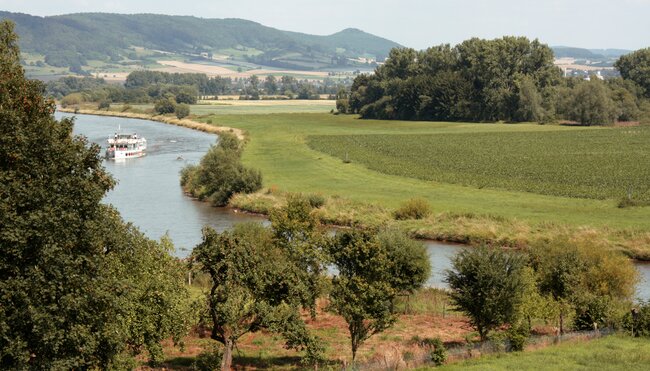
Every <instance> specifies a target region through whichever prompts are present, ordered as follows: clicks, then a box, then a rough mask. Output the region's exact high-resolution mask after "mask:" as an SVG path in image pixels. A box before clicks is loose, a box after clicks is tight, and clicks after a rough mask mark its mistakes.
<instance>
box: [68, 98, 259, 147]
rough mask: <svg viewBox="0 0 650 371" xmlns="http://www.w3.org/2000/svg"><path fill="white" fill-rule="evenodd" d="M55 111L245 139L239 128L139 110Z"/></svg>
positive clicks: (82, 109)
mask: <svg viewBox="0 0 650 371" xmlns="http://www.w3.org/2000/svg"><path fill="white" fill-rule="evenodd" d="M56 109H57V111H60V112H66V113H78V114H83V115H95V116H110V117H122V118H129V119H137V120H150V121H156V122H162V123H165V124H170V125H176V126H182V127H185V128H188V129H193V130H199V131H202V132H205V133H210V134H220V133H224V132H229V133H233V134H235V135H236V136H237V138H239V140H245V139H246V133H245V132H244V131H243V130H241V129H236V128H231V127H226V126H218V125H213V124H208V123H205V122H198V121H193V120H190V119H178V118H175V117H171V116H165V115H155V114H149V113H140V112H128V111H125V112H122V111H111V110H98V109H91V108H75V107H60V106H57V108H56Z"/></svg>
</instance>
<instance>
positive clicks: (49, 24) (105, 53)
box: [0, 11, 400, 69]
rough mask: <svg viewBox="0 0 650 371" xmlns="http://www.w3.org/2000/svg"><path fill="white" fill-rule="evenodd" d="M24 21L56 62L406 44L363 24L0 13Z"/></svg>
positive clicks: (315, 53) (361, 49) (384, 51)
mask: <svg viewBox="0 0 650 371" xmlns="http://www.w3.org/2000/svg"><path fill="white" fill-rule="evenodd" d="M4 18H8V19H11V20H13V21H14V22H15V23H16V31H17V33H18V35H19V37H20V39H19V43H20V47H21V49H22V50H23V51H25V52H32V53H38V54H43V55H45V56H46V57H47V58H46V62H47V63H48V64H50V65H58V66H62V67H64V66H72V65H78V64H81V65H83V64H85V63H84V62H86V61H87V60H112V61H121V60H124V59H127V57H126V56H127V55H128V54H129V51H130V50H133V47H143V48H146V49H150V50H159V51H164V52H170V53H180V54H195V55H196V54H200V53H213V54H215V55H216V54H223V55H226V56H231V58H233V59H239V60H246V61H249V62H253V63H265V64H266V65H272V66H273V65H275V66H278V67H295V68H298V69H313V68H316V67H322V66H324V65H325V66H326V65H331V66H336V65H341V64H346V63H347V62H348V59H356V58H359V57H366V58H374V59H376V60H380V61H381V60H383V59H385V58H386V56H387V55H388V53H389V51H390V49H392V48H394V47H398V46H400V45H399V44H397V43H395V42H392V41H390V40H387V39H384V38H381V37H377V36H374V35H371V34H368V33H366V32H363V31H360V30H356V29H346V30H343V31H341V32H338V33H335V34H333V35H329V36H317V35H308V34H302V33H297V32H289V31H282V30H278V29H275V28H271V27H266V26H264V25H261V24H259V23H256V22H252V21H247V20H243V19H203V18H197V17H188V16H167V15H156V14H134V15H124V14H106V13H79V14H68V15H60V16H50V17H38V16H31V15H27V14H21V13H10V12H2V11H0V19H4Z"/></svg>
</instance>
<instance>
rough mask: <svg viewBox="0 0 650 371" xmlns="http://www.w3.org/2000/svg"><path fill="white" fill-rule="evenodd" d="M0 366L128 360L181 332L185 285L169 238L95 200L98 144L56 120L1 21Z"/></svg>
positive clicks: (153, 351) (99, 175)
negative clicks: (154, 235) (161, 239)
mask: <svg viewBox="0 0 650 371" xmlns="http://www.w3.org/2000/svg"><path fill="white" fill-rule="evenodd" d="M0 76H2V78H1V79H0V368H2V369H107V368H116V369H120V368H121V369H123V368H130V367H132V366H133V365H134V363H133V359H132V356H133V355H134V354H138V353H140V352H141V351H142V350H145V349H146V350H148V351H149V353H150V357H151V358H152V359H153V360H154V361H159V360H160V356H161V355H162V353H161V352H160V344H159V340H161V339H163V338H167V337H170V336H173V337H174V338H175V339H179V338H180V335H181V334H182V332H183V329H184V321H185V320H184V314H185V309H184V308H186V306H185V304H186V302H185V301H184V300H185V299H186V298H187V292H186V291H185V289H184V287H183V286H182V278H181V274H180V273H181V271H180V270H179V265H178V264H177V263H178V262H177V261H176V260H175V259H172V258H171V257H170V256H169V254H168V253H169V251H168V244H167V243H163V244H159V243H156V242H153V241H150V240H148V239H146V238H145V237H144V236H143V235H142V234H141V233H140V232H138V231H137V230H136V229H135V228H133V227H132V226H128V225H125V224H124V222H123V221H122V220H121V219H120V218H119V215H117V213H116V212H115V211H114V210H112V209H111V208H109V207H108V206H105V205H103V204H102V203H101V200H102V198H103V197H104V195H105V194H106V192H107V191H108V190H109V189H111V187H112V186H113V184H114V181H113V179H112V178H111V177H110V175H109V174H108V173H107V172H106V171H105V169H104V168H103V167H102V166H101V162H102V159H101V157H100V148H99V146H97V145H94V144H92V145H91V144H89V143H88V142H87V140H86V139H85V138H83V137H75V136H73V134H72V128H73V120H72V119H62V120H61V121H57V120H55V119H54V116H53V112H54V107H55V106H54V103H53V102H51V101H49V100H46V99H45V98H44V97H43V95H42V93H43V87H42V85H41V84H40V83H39V82H36V81H30V80H27V79H25V76H24V72H23V69H22V67H20V65H19V50H18V46H17V40H16V36H15V34H14V33H13V25H12V23H10V22H7V21H4V22H0Z"/></svg>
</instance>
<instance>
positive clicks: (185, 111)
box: [175, 103, 190, 119]
mask: <svg viewBox="0 0 650 371" xmlns="http://www.w3.org/2000/svg"><path fill="white" fill-rule="evenodd" d="M175 112H176V117H177V118H178V119H183V118H185V117H187V116H189V115H190V106H189V105H187V104H185V103H181V104H178V105H176V108H175Z"/></svg>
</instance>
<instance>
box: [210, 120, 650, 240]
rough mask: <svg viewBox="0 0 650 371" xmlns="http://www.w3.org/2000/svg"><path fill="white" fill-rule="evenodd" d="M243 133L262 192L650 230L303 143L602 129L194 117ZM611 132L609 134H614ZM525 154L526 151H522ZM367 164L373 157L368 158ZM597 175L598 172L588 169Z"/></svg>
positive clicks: (583, 207) (612, 213)
mask: <svg viewBox="0 0 650 371" xmlns="http://www.w3.org/2000/svg"><path fill="white" fill-rule="evenodd" d="M197 119H198V120H199V121H204V122H205V121H207V120H210V121H211V122H212V123H213V124H216V125H220V126H230V127H236V128H240V129H242V130H244V131H246V132H247V133H248V134H249V143H248V144H247V147H246V151H245V153H244V156H243V160H244V162H245V163H246V164H247V165H250V166H254V167H256V168H258V169H260V170H261V171H262V173H263V174H264V183H265V185H266V186H267V187H275V188H278V189H280V190H283V191H289V192H315V193H323V194H326V195H336V196H339V197H343V198H346V199H350V200H352V201H358V202H363V203H372V204H376V205H381V206H383V207H387V208H396V207H397V206H398V205H399V204H400V203H402V202H404V201H405V200H407V199H410V198H413V197H422V198H424V199H426V200H428V201H429V202H430V203H431V205H432V207H433V210H434V211H435V212H448V213H456V214H478V215H480V214H483V215H491V216H499V217H504V218H510V219H517V220H525V221H528V222H532V223H559V224H570V225H574V226H593V227H605V226H607V227H614V228H632V229H642V230H650V225H649V224H648V223H647V222H646V220H648V219H647V218H648V217H650V208H627V209H619V208H618V207H617V200H615V199H606V200H594V199H585V198H575V197H558V196H549V195H541V194H537V193H531V192H521V191H513V190H507V189H494V188H482V189H481V188H478V187H469V186H464V185H461V184H450V183H445V182H435V181H430V180H422V179H415V178H413V177H410V176H400V175H391V174H385V173H382V172H380V171H375V170H373V169H371V168H369V166H368V165H367V164H366V163H364V162H363V161H355V160H354V159H352V161H351V162H350V163H345V162H344V161H343V160H341V158H339V157H337V156H333V155H330V154H328V153H325V152H321V151H318V150H315V149H313V148H311V147H310V146H309V145H308V141H309V138H310V137H311V136H316V135H318V136H337V137H339V138H341V137H346V136H356V135H382V136H384V137H386V136H392V135H404V134H406V133H408V134H410V135H412V136H413V138H419V137H421V136H423V135H429V136H430V135H440V134H456V135H467V136H471V135H476V134H481V135H485V134H492V135H501V134H502V133H503V134H506V135H509V134H512V133H519V134H527V135H544V133H550V134H551V135H556V134H557V133H558V132H564V133H567V134H569V135H571V134H572V133H576V132H580V131H583V132H584V131H598V130H603V129H599V128H572V127H562V126H551V125H535V124H518V125H509V124H468V123H446V122H398V121H375V120H359V119H356V118H355V117H354V116H347V115H331V114H326V113H323V114H302V113H292V114H269V115H254V114H243V115H224V114H210V115H203V116H200V117H198V118H197ZM612 133H613V134H615V132H614V131H612ZM522 155H523V154H522ZM367 161H368V162H369V161H372V160H367ZM591 168H592V170H593V171H594V173H593V174H592V175H593V176H596V177H597V176H600V169H599V168H598V167H591Z"/></svg>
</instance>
